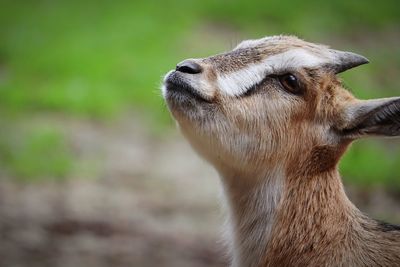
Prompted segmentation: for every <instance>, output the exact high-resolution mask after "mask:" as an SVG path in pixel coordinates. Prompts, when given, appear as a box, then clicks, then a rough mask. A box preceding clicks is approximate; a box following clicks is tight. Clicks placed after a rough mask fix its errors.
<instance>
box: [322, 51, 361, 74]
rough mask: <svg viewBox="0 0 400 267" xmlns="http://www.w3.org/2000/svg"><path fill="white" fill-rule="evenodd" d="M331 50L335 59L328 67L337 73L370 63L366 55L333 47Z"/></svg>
mask: <svg viewBox="0 0 400 267" xmlns="http://www.w3.org/2000/svg"><path fill="white" fill-rule="evenodd" d="M329 52H330V53H331V55H332V58H333V60H332V62H331V63H329V64H327V68H328V69H330V70H332V71H333V72H334V73H335V74H338V73H341V72H344V71H346V70H348V69H352V68H354V67H357V66H360V65H363V64H367V63H369V60H368V59H367V58H366V57H363V56H361V55H358V54H356V53H352V52H344V51H339V50H333V49H330V50H329Z"/></svg>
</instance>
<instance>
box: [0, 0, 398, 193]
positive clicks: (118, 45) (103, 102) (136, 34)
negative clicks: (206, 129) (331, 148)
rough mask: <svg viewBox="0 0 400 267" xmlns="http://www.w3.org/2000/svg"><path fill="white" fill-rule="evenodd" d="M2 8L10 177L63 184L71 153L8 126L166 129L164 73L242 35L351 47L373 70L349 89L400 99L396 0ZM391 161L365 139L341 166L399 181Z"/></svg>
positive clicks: (366, 177)
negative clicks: (80, 122)
mask: <svg viewBox="0 0 400 267" xmlns="http://www.w3.org/2000/svg"><path fill="white" fill-rule="evenodd" d="M0 7H1V8H0V112H1V114H2V116H4V117H7V118H8V119H7V120H6V121H7V124H5V123H3V125H1V128H8V131H7V132H6V133H3V134H2V136H1V140H0V141H1V142H0V157H1V159H2V160H1V161H2V162H1V163H0V164H1V165H4V166H2V167H4V168H5V169H6V170H7V171H9V172H10V173H12V174H13V175H15V176H22V177H27V178H30V177H35V176H44V177H47V176H49V177H52V176H54V177H62V176H64V175H65V174H66V173H68V170H69V169H71V167H72V166H73V164H72V161H73V154H72V153H71V152H70V151H69V149H68V145H67V143H66V142H65V141H64V140H63V137H62V134H59V133H57V129H53V130H49V131H48V130H44V131H43V132H40V131H39V132H35V130H32V129H31V130H29V131H30V132H29V131H28V133H23V134H21V135H19V136H20V139H19V140H15V138H14V139H13V138H10V135H11V136H13V134H12V132H13V131H15V130H17V128H18V127H16V126H14V125H13V123H12V121H13V120H16V121H18V124H21V123H22V124H23V123H24V121H25V120H29V119H30V118H31V115H32V114H36V115H37V114H41V113H61V114H62V115H63V116H72V117H74V116H75V117H85V118H95V119H97V120H105V119H110V118H116V117H118V116H120V115H121V114H123V113H124V112H126V111H127V110H130V109H135V110H139V109H140V110H142V111H143V112H145V114H146V116H148V117H149V118H152V120H153V121H154V122H155V124H157V125H162V126H161V127H168V124H169V123H170V120H169V116H168V114H167V112H166V110H165V107H164V104H163V103H162V100H161V98H160V93H159V89H158V88H159V84H160V81H161V77H162V75H163V74H164V73H165V72H167V71H168V70H169V69H171V68H173V67H174V65H175V64H176V63H177V62H179V61H180V60H182V59H184V58H188V57H203V56H207V55H210V54H214V53H218V52H221V51H223V50H229V49H231V48H232V47H233V46H235V45H236V43H237V42H238V41H240V40H241V39H242V38H258V37H261V36H264V35H272V34H282V33H284V34H295V35H298V36H300V37H302V38H305V39H307V40H309V41H314V42H321V43H327V44H331V45H333V46H335V48H339V49H349V50H354V51H355V52H359V53H361V54H364V55H366V56H367V57H368V58H369V59H370V60H371V62H372V64H370V65H367V66H363V67H361V68H360V69H355V70H352V71H349V72H348V73H346V74H344V75H343V77H344V81H345V83H346V84H347V85H348V86H349V87H350V88H351V90H352V91H353V92H354V93H355V94H356V95H357V96H358V97H362V98H370V97H384V96H390V95H396V94H397V95H399V88H400V78H399V73H400V71H399V69H400V50H399V48H398V43H399V41H400V30H399V25H400V13H399V8H400V4H399V2H398V1H396V0H385V1H379V2H376V1H372V0H368V1H355V0H339V1H316V0H302V1H282V0H280V1H277V0H271V1H261V0H257V1H211V0H203V1H94V0H93V1H91V0H88V1H77V0H68V1H67V0H58V1H49V0H48V1H18V0H12V1H11V0H8V1H5V0H3V1H1V2H0ZM10 140H11V141H10ZM392 144H393V143H392ZM397 144H398V143H397ZM55 154H57V155H61V156H60V158H59V159H58V160H56V159H54V155H55ZM399 157H400V152H399V151H398V149H397V150H396V149H388V147H387V146H385V145H384V144H383V143H382V142H371V140H369V141H366V142H362V143H358V144H355V145H354V147H353V148H352V150H351V151H350V153H349V154H348V155H346V157H345V160H344V162H343V164H342V165H341V167H342V170H343V172H344V174H345V176H346V177H348V180H350V181H355V182H357V183H361V184H375V183H385V184H390V185H392V184H396V183H397V184H399V183H400V182H399V179H398V178H399V177H398V175H397V171H398V167H397V163H398V162H399V161H400V160H399V159H398V158H399ZM44 162H47V164H44ZM396 170H397V171H396ZM396 179H397V180H396ZM396 181H397V182H396ZM399 187H400V186H399Z"/></svg>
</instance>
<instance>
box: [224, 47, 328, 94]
mask: <svg viewBox="0 0 400 267" xmlns="http://www.w3.org/2000/svg"><path fill="white" fill-rule="evenodd" d="M328 61H329V56H328V55H327V56H325V57H324V56H321V57H318V56H316V55H314V54H311V53H310V52H308V51H306V50H304V49H301V48H296V49H292V50H289V51H286V52H283V53H280V54H276V55H273V56H269V57H268V58H266V59H264V60H263V61H262V62H260V63H257V64H253V65H250V66H248V67H246V68H243V69H240V70H238V71H235V72H231V73H228V74H221V75H220V76H219V77H218V86H219V88H220V89H221V90H222V91H223V92H225V93H226V94H228V95H231V96H238V95H241V94H243V93H245V92H246V91H247V90H248V89H249V88H251V87H252V86H254V85H256V84H257V83H259V82H261V81H262V80H263V79H264V78H265V77H266V76H267V75H269V74H273V72H277V73H279V72H282V71H284V70H285V69H298V68H305V67H315V66H320V65H322V64H324V63H327V62H328Z"/></svg>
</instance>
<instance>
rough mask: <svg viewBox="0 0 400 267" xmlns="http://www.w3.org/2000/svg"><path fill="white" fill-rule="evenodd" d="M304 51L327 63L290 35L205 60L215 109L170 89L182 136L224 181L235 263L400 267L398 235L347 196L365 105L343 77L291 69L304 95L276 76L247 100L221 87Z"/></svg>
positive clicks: (319, 51)
mask: <svg viewBox="0 0 400 267" xmlns="http://www.w3.org/2000/svg"><path fill="white" fill-rule="evenodd" d="M294 48H301V49H304V50H306V51H308V52H309V53H311V54H313V55H318V56H322V57H323V56H324V55H326V53H327V51H328V48H327V47H325V46H321V45H316V44H312V43H307V42H305V41H303V40H300V39H297V38H295V37H287V36H278V37H273V38H267V39H261V40H259V41H253V42H245V43H243V44H241V45H239V47H238V48H237V49H235V50H233V51H232V52H228V53H225V54H220V55H217V56H213V57H209V58H206V59H199V60H197V62H198V63H199V64H201V65H202V67H203V69H204V71H203V72H202V73H200V74H196V75H197V76H196V78H197V79H203V80H204V81H206V82H207V83H208V84H209V85H210V88H213V92H212V98H210V99H209V101H207V102H202V101H197V100H194V99H191V98H190V97H183V96H181V95H177V93H176V92H174V91H173V90H172V89H171V90H170V91H168V90H169V89H168V88H167V94H166V96H165V97H166V100H167V103H168V106H169V108H170V110H171V112H172V114H173V115H174V117H175V118H176V120H177V121H178V124H179V126H180V129H181V131H182V133H183V134H184V135H185V137H187V139H188V140H189V141H190V143H191V144H192V146H193V147H194V148H195V150H197V151H198V152H199V153H200V154H201V155H202V156H203V157H205V158H206V159H207V160H208V161H209V162H210V163H212V164H213V165H214V166H215V167H216V169H217V170H218V172H219V173H220V174H221V177H222V181H223V184H224V186H225V192H226V193H227V199H228V204H229V205H230V206H231V213H232V216H231V219H232V220H233V227H234V230H233V235H234V243H235V246H236V247H237V248H238V252H236V253H238V255H236V256H237V257H236V260H237V262H235V259H234V263H233V264H236V266H237V265H239V264H246V265H249V266H400V231H398V228H396V227H392V226H390V225H385V224H383V223H378V222H376V221H374V220H372V219H369V218H367V217H365V216H364V215H362V213H361V212H360V211H359V210H358V209H357V208H356V207H354V206H353V204H352V203H351V202H350V201H349V200H348V198H347V196H346V194H345V193H344V189H343V185H342V182H341V179H340V176H339V174H338V171H337V164H338V162H339V160H340V158H341V156H342V155H343V153H344V152H345V151H346V149H347V147H348V146H349V144H350V143H351V141H353V139H354V136H349V135H345V134H344V133H343V132H342V129H344V128H345V127H346V125H350V124H351V122H349V120H351V116H354V114H356V113H357V112H353V113H351V112H350V113H349V112H348V110H349V107H353V106H355V105H358V104H359V103H360V100H357V99H356V98H354V96H352V94H351V93H349V92H348V91H347V90H345V89H344V88H343V87H342V85H341V81H340V80H339V79H338V78H337V76H336V75H335V73H333V72H332V71H331V70H330V69H329V68H327V67H326V66H317V67H307V68H298V69H293V68H291V67H290V66H288V70H286V71H287V72H291V73H293V74H295V75H296V77H297V78H298V80H299V81H300V83H301V85H302V86H303V93H302V94H301V95H300V96H298V95H292V94H290V93H289V92H287V91H285V89H284V88H282V86H281V85H280V84H279V81H278V80H277V78H275V76H273V75H272V76H271V77H266V78H265V80H263V81H262V82H261V83H260V84H257V85H255V86H254V88H252V89H251V92H246V93H245V94H243V95H241V96H229V95H226V94H224V93H223V92H222V91H221V90H220V89H219V88H218V77H219V76H220V75H222V74H223V75H229V73H234V71H237V70H240V69H242V68H245V67H246V66H248V65H251V64H255V63H259V62H261V61H262V60H263V59H265V58H268V57H269V56H272V55H275V54H279V53H282V52H284V51H289V50H291V49H294ZM328 63H329V62H328ZM288 64H290V62H289V63H288ZM332 64H333V63H332ZM328 65H329V64H328ZM280 71H281V72H284V71H285V70H280ZM272 74H274V73H272ZM277 74H282V73H277ZM191 78H193V76H191ZM201 89H202V88H197V90H201ZM263 205H265V206H263ZM252 216H253V217H252ZM263 227H264V229H265V231H264V232H263V231H262V230H263ZM260 229H261V230H260ZM399 229H400V228H399ZM249 236H250V237H251V238H254V240H252V239H250V240H249V239H248V237H249ZM246 253H248V254H246ZM254 257H256V258H254Z"/></svg>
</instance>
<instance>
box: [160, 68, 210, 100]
mask: <svg viewBox="0 0 400 267" xmlns="http://www.w3.org/2000/svg"><path fill="white" fill-rule="evenodd" d="M164 86H165V95H166V97H167V98H171V97H172V98H178V99H182V98H189V99H194V100H197V101H199V102H206V103H210V101H209V100H208V99H206V98H205V97H204V96H202V95H201V94H200V93H199V92H198V91H197V90H196V89H194V88H193V87H192V86H191V85H190V84H189V83H188V82H186V81H185V79H184V78H183V77H181V75H180V73H178V72H176V71H173V72H171V73H170V74H168V75H167V77H166V78H165V80H164Z"/></svg>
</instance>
